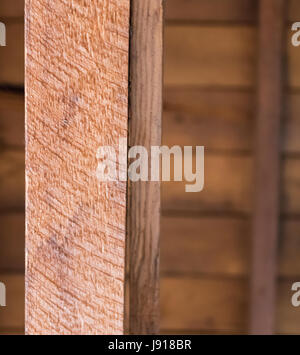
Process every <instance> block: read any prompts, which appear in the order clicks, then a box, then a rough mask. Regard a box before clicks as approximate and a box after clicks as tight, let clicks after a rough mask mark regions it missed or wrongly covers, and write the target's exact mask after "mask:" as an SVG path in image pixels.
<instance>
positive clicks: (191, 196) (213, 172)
mask: <svg viewBox="0 0 300 355" xmlns="http://www.w3.org/2000/svg"><path fill="white" fill-rule="evenodd" d="M188 159H189V160H190V161H193V159H191V158H188ZM281 171H282V184H281V187H282V191H281V201H282V205H281V206H282V208H281V213H282V214H285V215H295V214H297V215H298V214H299V213H300V184H299V181H300V169H299V159H297V157H295V158H287V159H285V160H283V161H282V167H281ZM186 184H189V183H187V182H185V181H183V182H173V181H171V182H163V183H162V207H163V210H164V211H167V212H170V211H173V212H176V211H177V212H178V211H186V212H187V211H188V212H198V213H242V214H250V213H251V211H252V193H253V187H254V186H253V159H252V157H251V156H247V155H239V154H237V155H219V154H209V151H208V152H207V153H206V156H205V185H204V189H203V191H201V192H197V193H186V192H185V185H186Z"/></svg>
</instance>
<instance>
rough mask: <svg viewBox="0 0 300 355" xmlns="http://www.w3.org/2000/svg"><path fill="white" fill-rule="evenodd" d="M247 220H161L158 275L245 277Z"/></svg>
mask: <svg viewBox="0 0 300 355" xmlns="http://www.w3.org/2000/svg"><path fill="white" fill-rule="evenodd" d="M249 224H250V223H249V221H248V220H246V219H239V218H226V217H216V216H215V217H204V216H202V217H180V216H176V217H171V216H163V217H162V226H161V272H162V273H163V274H180V275H190V274H193V275H197V274H198V275H211V276H213V275H219V276H220V277H221V276H222V275H224V276H246V275H248V276H249V270H250V255H249V248H250V232H249Z"/></svg>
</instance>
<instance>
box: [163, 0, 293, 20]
mask: <svg viewBox="0 0 300 355" xmlns="http://www.w3.org/2000/svg"><path fill="white" fill-rule="evenodd" d="M258 1H259V0H167V1H166V19H167V21H184V22H193V21H204V22H208V21H210V22H217V21H220V22H224V21H226V22H244V21H247V22H248V21H251V22H254V21H256V20H257V11H258V6H257V5H258ZM288 2H289V6H288V8H289V10H288V12H289V15H288V19H289V21H299V18H300V3H299V1H298V0H288Z"/></svg>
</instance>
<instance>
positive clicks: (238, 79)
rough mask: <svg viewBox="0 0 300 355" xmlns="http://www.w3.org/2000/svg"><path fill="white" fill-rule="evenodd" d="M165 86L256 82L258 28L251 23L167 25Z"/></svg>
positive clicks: (246, 85) (236, 84)
mask: <svg viewBox="0 0 300 355" xmlns="http://www.w3.org/2000/svg"><path fill="white" fill-rule="evenodd" d="M165 43H166V46H165V57H166V59H165V85H169V86H175V85H177V86H178V85H180V86H242V87H243V86H244V87H251V86H253V85H254V84H255V63H256V30H255V29H254V28H253V27H251V26H234V27H222V26H212V27H211V26H167V27H166V29H165Z"/></svg>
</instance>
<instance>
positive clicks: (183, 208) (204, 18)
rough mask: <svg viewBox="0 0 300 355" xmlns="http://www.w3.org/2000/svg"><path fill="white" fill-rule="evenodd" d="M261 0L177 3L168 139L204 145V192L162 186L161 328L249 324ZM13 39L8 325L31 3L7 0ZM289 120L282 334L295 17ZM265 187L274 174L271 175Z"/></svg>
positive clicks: (20, 225) (296, 93) (2, 189)
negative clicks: (25, 6) (26, 26)
mask: <svg viewBox="0 0 300 355" xmlns="http://www.w3.org/2000/svg"><path fill="white" fill-rule="evenodd" d="M256 5H257V1H255V0H167V1H166V7H167V9H166V10H167V11H166V29H165V47H166V62H165V104H164V110H165V112H164V119H163V120H164V122H163V126H164V127H163V128H164V133H163V140H164V144H166V145H169V146H172V145H177V144H180V145H182V146H183V145H204V146H205V147H206V156H205V157H206V162H205V169H206V170H205V179H206V182H205V190H204V191H203V192H201V193H193V194H188V193H185V192H184V183H174V182H172V183H167V184H164V186H163V212H162V213H163V217H162V237H161V238H162V255H161V328H162V333H173V334H174V333H175V334H176V333H177V334H178V333H183V334H184V333H196V334H197V333H209V334H220V333H221V334H231V333H241V332H247V329H248V312H249V288H248V285H249V276H250V275H249V273H250V237H251V230H250V218H251V212H252V207H251V205H252V192H253V168H252V161H253V154H252V151H253V133H254V125H255V94H256V91H255V87H256V63H257V53H256V49H257V6H256ZM0 20H1V21H3V22H5V23H6V25H7V34H8V40H7V42H8V46H7V47H0V127H1V129H0V148H1V151H0V155H1V158H0V201H1V208H0V209H1V214H0V223H1V229H0V280H1V281H4V282H5V283H6V285H7V290H8V297H7V298H8V306H7V307H6V308H2V309H0V333H6V334H7V333H20V332H22V331H23V327H24V316H23V309H24V286H23V283H24V281H23V279H24V278H23V275H24V106H23V105H24V97H23V85H24V84H23V63H24V56H23V53H24V52H23V51H24V43H23V33H24V23H23V0H13V1H12V0H1V2H0ZM299 20H300V3H299V1H298V0H290V1H289V21H288V22H287V40H286V43H287V46H286V52H285V53H282V55H283V56H286V57H287V65H286V68H287V69H286V92H285V94H286V95H285V105H284V117H283V127H282V163H283V170H282V189H281V196H282V203H281V206H282V207H281V215H282V218H281V222H282V223H281V226H282V227H281V230H282V231H281V235H280V243H279V245H278V254H279V272H278V295H277V296H278V305H277V321H276V329H277V332H278V333H295V334H297V333H298V334H299V333H300V310H299V309H295V308H293V307H292V306H291V302H290V298H291V295H292V293H291V291H290V289H291V285H292V283H293V282H295V281H299V280H300V258H299V255H300V65H299V63H300V48H299V47H298V48H294V47H292V46H291V44H290V43H291V40H290V37H291V32H290V31H289V28H290V24H289V23H290V22H292V21H299ZM266 183H267V182H266Z"/></svg>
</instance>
